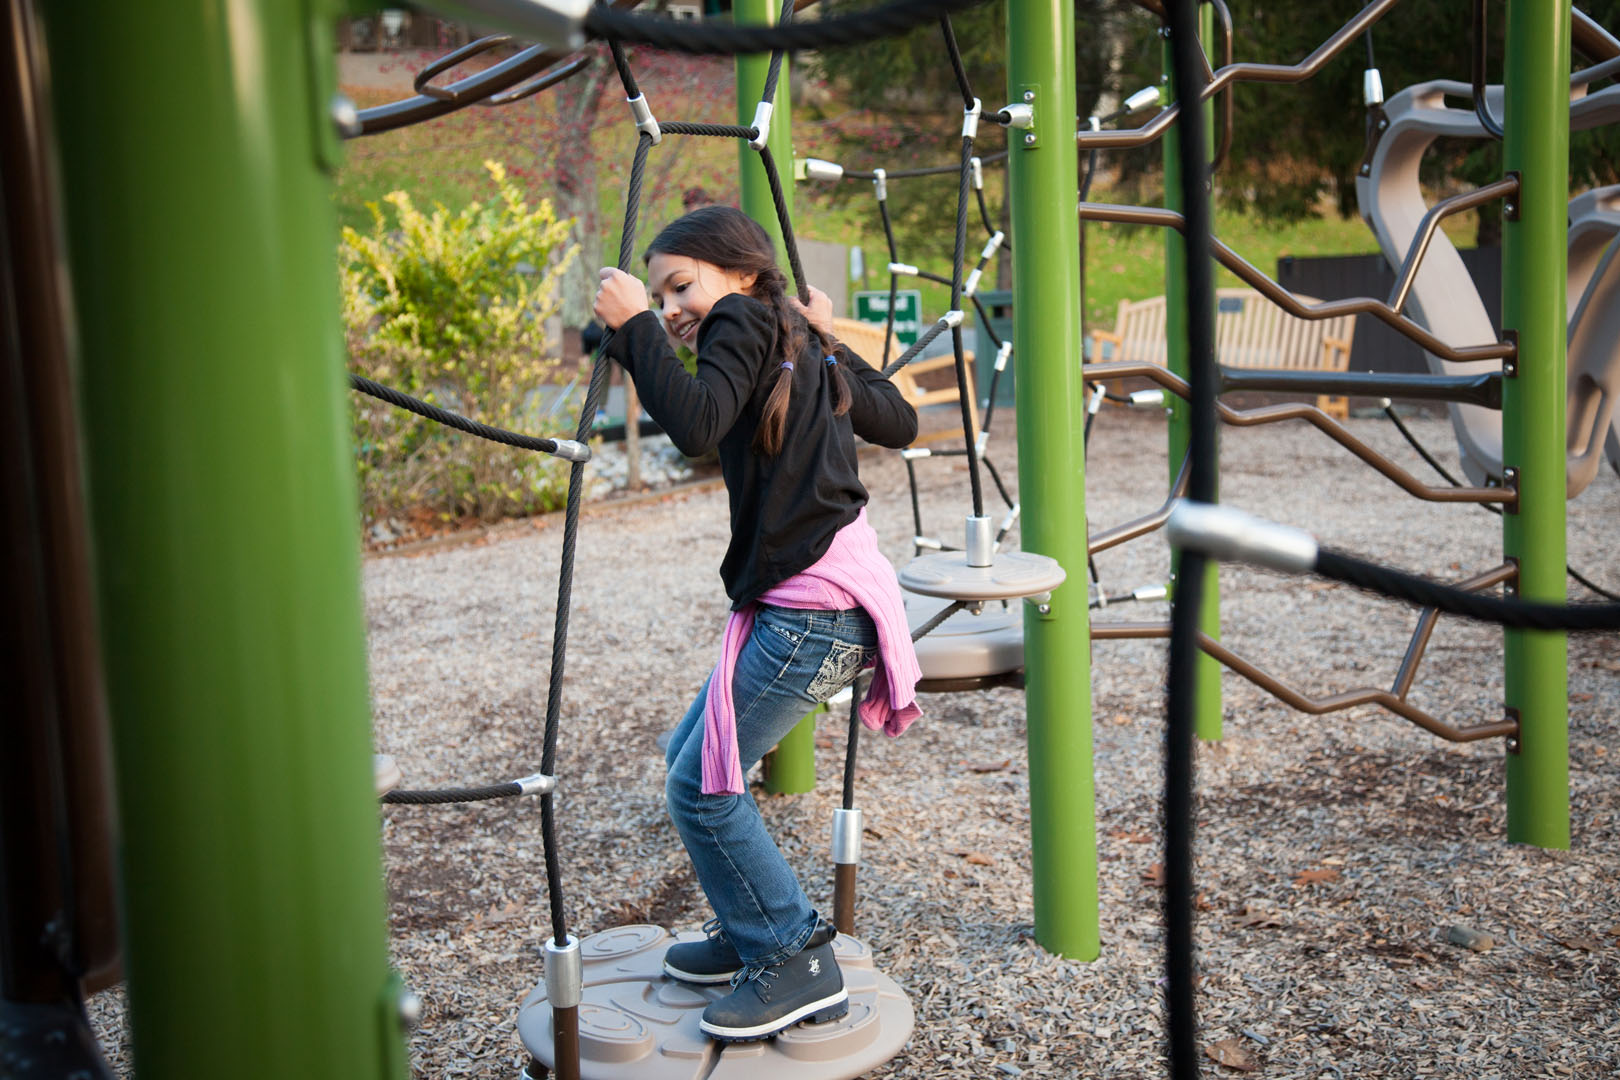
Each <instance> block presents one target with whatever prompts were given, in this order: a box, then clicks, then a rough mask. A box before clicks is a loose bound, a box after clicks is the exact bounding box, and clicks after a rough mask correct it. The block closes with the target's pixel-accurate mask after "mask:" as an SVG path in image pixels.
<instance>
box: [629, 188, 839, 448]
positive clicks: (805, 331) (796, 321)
mask: <svg viewBox="0 0 1620 1080" xmlns="http://www.w3.org/2000/svg"><path fill="white" fill-rule="evenodd" d="M654 254H664V255H685V256H687V257H688V258H692V259H697V260H698V261H699V262H706V263H709V264H711V265H714V266H718V267H719V268H720V269H722V270H727V271H731V272H733V273H737V274H744V275H746V274H752V275H754V284H753V287H752V288H750V289H749V290H748V295H749V296H752V297H753V298H754V299H756V300H759V301H762V302H763V303H765V304H766V305H768V306H769V307H770V309H771V310H772V311H773V312H775V314H776V339H777V341H778V342H780V343H781V347H782V355H781V357H780V359H781V360H792V361H794V362H795V363H797V362H798V361H799V354H800V353H802V352H803V351H804V347H805V345H807V344H808V343H809V342H810V340H811V339H812V338H814V339H815V342H816V346H817V348H819V349H820V351H821V354H822V355H823V356H827V357H831V356H832V355H833V346H834V343H833V342H832V341H831V340H829V339H828V338H827V337H826V335H824V334H822V332H821V331H820V330H817V329H816V328H815V327H814V326H811V325H810V323H809V322H808V321H807V320H806V319H805V317H804V316H803V315H801V314H799V313H798V312H797V311H796V310H794V309H793V308H792V307H790V306H789V305H788V302H787V289H788V280H787V276H786V275H785V274H783V273H782V270H781V268H780V267H778V266H777V265H776V246H775V245H774V244H772V243H771V238H770V234H768V233H767V232H766V231H765V230H764V229H763V228H762V227H761V226H760V224H759V222H757V221H755V220H754V219H753V218H751V217H749V216H748V215H747V214H745V213H743V212H742V211H741V210H738V209H736V208H735V207H730V206H705V207H701V208H699V209H697V210H693V211H692V212H691V213H690V214H687V215H685V216H684V217H680V218H676V219H675V220H674V221H672V222H670V223H669V224H668V225H666V226H664V229H663V231H662V232H660V233H659V234H658V236H657V237H655V238H654V240H653V242H652V243H651V244H648V245H647V253H646V255H644V256H643V260H644V261H645V260H646V259H650V258H652V256H653V255H654ZM828 368H829V372H828V373H829V374H830V375H831V377H832V389H833V415H834V416H842V415H843V414H844V413H846V412H848V411H849V404H850V393H849V383H848V382H846V381H845V379H844V370H843V368H842V366H840V365H838V364H830V365H828ZM792 393H793V372H792V371H791V370H790V369H788V368H785V367H784V368H779V369H778V371H777V374H776V381H775V382H774V383H772V384H771V392H770V396H769V397H767V398H766V399H765V410H764V412H763V414H762V415H761V416H760V423H759V434H758V435H757V436H756V437H755V440H754V447H755V449H757V450H759V451H761V452H762V453H766V454H772V455H774V454H776V453H777V452H779V451H780V450H781V449H782V429H783V428H784V427H785V426H786V424H787V409H788V398H789V397H790V396H791V395H792Z"/></svg>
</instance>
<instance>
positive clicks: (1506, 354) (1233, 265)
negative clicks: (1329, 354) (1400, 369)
mask: <svg viewBox="0 0 1620 1080" xmlns="http://www.w3.org/2000/svg"><path fill="white" fill-rule="evenodd" d="M1506 183H1507V181H1506V180H1499V181H1497V182H1496V183H1495V184H1492V185H1489V186H1490V187H1492V188H1497V187H1500V186H1501V185H1503V184H1506ZM1480 190H1481V191H1483V190H1485V189H1484V188H1481V189H1480ZM1500 194H1501V193H1500V192H1498V193H1496V194H1495V195H1493V196H1492V197H1493V198H1498V197H1500ZM1080 217H1081V218H1082V219H1084V220H1087V221H1117V222H1121V223H1123V224H1126V225H1162V226H1166V227H1168V228H1172V229H1175V230H1176V231H1177V232H1180V231H1182V230H1183V229H1184V228H1185V227H1186V219H1184V218H1183V217H1182V216H1181V215H1180V214H1178V213H1176V212H1175V211H1174V210H1164V209H1160V208H1159V207H1156V206H1116V205H1114V204H1112V203H1091V202H1086V203H1081V204H1080ZM1210 244H1211V247H1212V249H1213V250H1214V253H1215V259H1216V261H1218V262H1219V263H1220V264H1221V265H1222V266H1224V267H1226V268H1227V269H1228V270H1230V271H1232V273H1234V274H1236V275H1237V276H1238V277H1239V278H1240V279H1242V280H1243V281H1245V282H1247V283H1248V284H1249V286H1250V287H1252V288H1253V289H1254V290H1255V291H1257V292H1259V293H1261V294H1262V295H1264V296H1265V297H1266V299H1268V300H1270V301H1271V302H1272V303H1274V304H1276V305H1277V306H1278V307H1280V308H1282V309H1283V310H1284V311H1286V312H1288V313H1289V314H1290V315H1292V316H1294V317H1295V318H1298V319H1333V318H1337V317H1338V316H1340V315H1372V316H1374V317H1375V318H1377V319H1378V320H1379V321H1380V322H1383V323H1386V324H1388V325H1389V327H1390V328H1391V329H1393V330H1394V331H1395V332H1396V333H1399V334H1402V335H1404V336H1406V337H1408V338H1410V339H1411V340H1413V341H1415V342H1417V343H1418V344H1419V345H1421V346H1423V348H1425V349H1427V350H1428V351H1429V352H1431V353H1433V354H1434V355H1436V356H1438V357H1440V358H1441V359H1442V360H1451V361H1454V362H1457V363H1467V362H1470V361H1474V360H1502V359H1507V358H1510V357H1512V356H1513V355H1514V354H1515V353H1516V351H1517V350H1516V349H1515V348H1514V345H1513V343H1512V342H1511V341H1495V342H1492V343H1491V344H1489V345H1464V346H1461V347H1457V346H1452V345H1448V344H1447V343H1446V342H1444V341H1441V340H1440V339H1439V338H1437V337H1435V336H1434V335H1433V334H1432V333H1430V332H1429V331H1428V330H1427V329H1426V328H1425V327H1423V326H1420V325H1419V324H1418V323H1415V322H1413V321H1412V320H1411V319H1410V318H1408V317H1407V316H1405V315H1402V314H1401V313H1400V312H1398V311H1396V310H1394V309H1393V308H1391V307H1390V306H1389V305H1388V304H1386V303H1384V302H1383V301H1382V300H1375V299H1373V298H1372V297H1370V296H1353V297H1350V298H1349V299H1346V300H1322V301H1319V302H1318V303H1315V304H1306V303H1304V302H1303V301H1301V300H1300V299H1299V297H1297V296H1295V295H1294V294H1293V293H1291V292H1289V291H1288V290H1287V289H1285V288H1283V287H1282V286H1281V285H1279V284H1277V283H1276V282H1275V281H1273V280H1271V279H1270V278H1269V277H1267V276H1266V275H1265V274H1264V273H1263V272H1262V271H1261V270H1260V269H1259V268H1258V267H1256V266H1254V265H1253V264H1252V263H1250V262H1249V261H1248V260H1246V259H1244V258H1243V256H1241V255H1239V254H1238V253H1237V252H1235V251H1233V250H1232V249H1231V248H1229V247H1227V246H1226V245H1225V244H1224V243H1222V242H1221V241H1220V240H1217V239H1216V238H1214V237H1210ZM1402 269H1403V272H1404V269H1405V268H1404V267H1403V268H1402Z"/></svg>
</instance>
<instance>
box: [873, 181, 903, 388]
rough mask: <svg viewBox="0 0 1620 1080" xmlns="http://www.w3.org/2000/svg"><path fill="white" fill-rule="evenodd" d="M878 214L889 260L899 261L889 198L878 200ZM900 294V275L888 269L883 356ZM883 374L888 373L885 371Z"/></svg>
mask: <svg viewBox="0 0 1620 1080" xmlns="http://www.w3.org/2000/svg"><path fill="white" fill-rule="evenodd" d="M878 214H879V215H880V216H881V217H882V218H883V237H884V239H885V240H887V241H888V244H889V262H891V263H896V262H899V261H900V254H899V251H898V249H897V248H896V247H895V242H894V222H893V220H891V219H890V217H889V200H888V199H879V200H878ZM899 294H900V275H899V274H896V273H895V272H894V271H893V270H890V271H889V307H888V310H887V312H886V314H885V315H884V319H883V357H884V358H887V357H888V355H889V348H890V346H891V345H892V343H893V342H894V302H895V299H896V298H897V297H898V296H899ZM885 374H889V373H888V372H885Z"/></svg>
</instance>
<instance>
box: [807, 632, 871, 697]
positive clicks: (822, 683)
mask: <svg viewBox="0 0 1620 1080" xmlns="http://www.w3.org/2000/svg"><path fill="white" fill-rule="evenodd" d="M875 655H877V650H876V649H871V648H865V647H863V646H860V645H849V644H846V643H844V642H842V641H835V642H833V643H832V648H831V649H830V650H828V652H827V658H826V659H825V660H823V661H822V662H821V670H820V671H818V672H816V677H815V678H814V679H811V680H810V686H809V688H808V689H806V690H805V693H806V694H808V695H809V696H810V697H813V698H815V699H816V700H817V701H826V700H827V699H828V698H830V697H832V696H833V695H834V694H836V693H838V691H840V690H842V689H843V688H844V687H846V686H848V685H849V684H850V683H852V682H854V681H855V676H857V675H859V674H860V673H861V669H862V668H863V667H865V666H866V665H867V664H868V663H869V662H870V661H871V660H872V658H873V657H874V656H875Z"/></svg>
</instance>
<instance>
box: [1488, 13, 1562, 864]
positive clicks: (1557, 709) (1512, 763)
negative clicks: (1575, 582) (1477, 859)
mask: <svg viewBox="0 0 1620 1080" xmlns="http://www.w3.org/2000/svg"><path fill="white" fill-rule="evenodd" d="M1569 28H1570V6H1569V0H1511V2H1510V3H1509V4H1508V12H1507V33H1506V40H1507V62H1506V86H1507V104H1506V108H1505V112H1504V115H1503V117H1502V127H1503V129H1504V130H1505V131H1506V137H1505V138H1504V140H1503V146H1502V158H1503V165H1504V167H1505V168H1506V169H1507V170H1508V171H1509V172H1517V173H1518V174H1519V179H1520V184H1521V187H1520V190H1519V194H1518V195H1517V197H1516V198H1514V199H1513V200H1512V201H1513V205H1514V206H1515V207H1516V209H1517V211H1518V212H1517V215H1516V220H1515V215H1514V214H1512V213H1509V214H1507V215H1506V216H1507V218H1508V220H1507V221H1505V222H1504V223H1503V228H1502V324H1503V326H1505V327H1507V328H1510V329H1512V330H1516V331H1518V335H1519V350H1518V361H1517V369H1518V371H1517V375H1516V376H1515V377H1513V378H1508V379H1504V380H1503V383H1502V462H1503V465H1504V466H1505V467H1507V468H1512V469H1516V470H1517V471H1518V477H1517V483H1516V486H1517V487H1518V491H1519V504H1518V508H1517V512H1513V513H1507V514H1504V515H1502V548H1503V551H1504V552H1505V553H1506V554H1507V556H1508V558H1510V559H1514V560H1516V561H1517V562H1518V565H1519V582H1518V589H1519V595H1520V596H1521V597H1523V598H1524V599H1527V600H1545V601H1553V602H1562V601H1563V600H1564V598H1565V596H1566V595H1567V594H1566V591H1565V580H1564V514H1565V505H1564V504H1565V480H1564V424H1565V416H1564V395H1565V392H1566V388H1565V372H1564V365H1565V355H1564V353H1565V323H1564V319H1565V311H1564V289H1565V278H1564V274H1565V260H1566V246H1565V245H1566V236H1565V229H1566V228H1567V225H1568V223H1567V221H1566V215H1567V202H1568V199H1569ZM1505 644H1506V648H1505V671H1504V691H1505V697H1506V702H1507V707H1508V708H1509V709H1510V710H1516V711H1517V713H1518V717H1519V724H1520V735H1519V739H1518V741H1517V747H1516V749H1515V748H1513V747H1510V751H1509V753H1508V757H1507V804H1508V839H1509V840H1512V841H1515V842H1517V843H1525V844H1535V845H1537V846H1539V847H1550V848H1567V847H1569V702H1568V692H1569V683H1568V678H1569V677H1568V654H1567V648H1566V641H1565V636H1564V635H1563V634H1558V633H1548V632H1544V631H1531V630H1509V631H1507V632H1506V635H1505Z"/></svg>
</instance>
